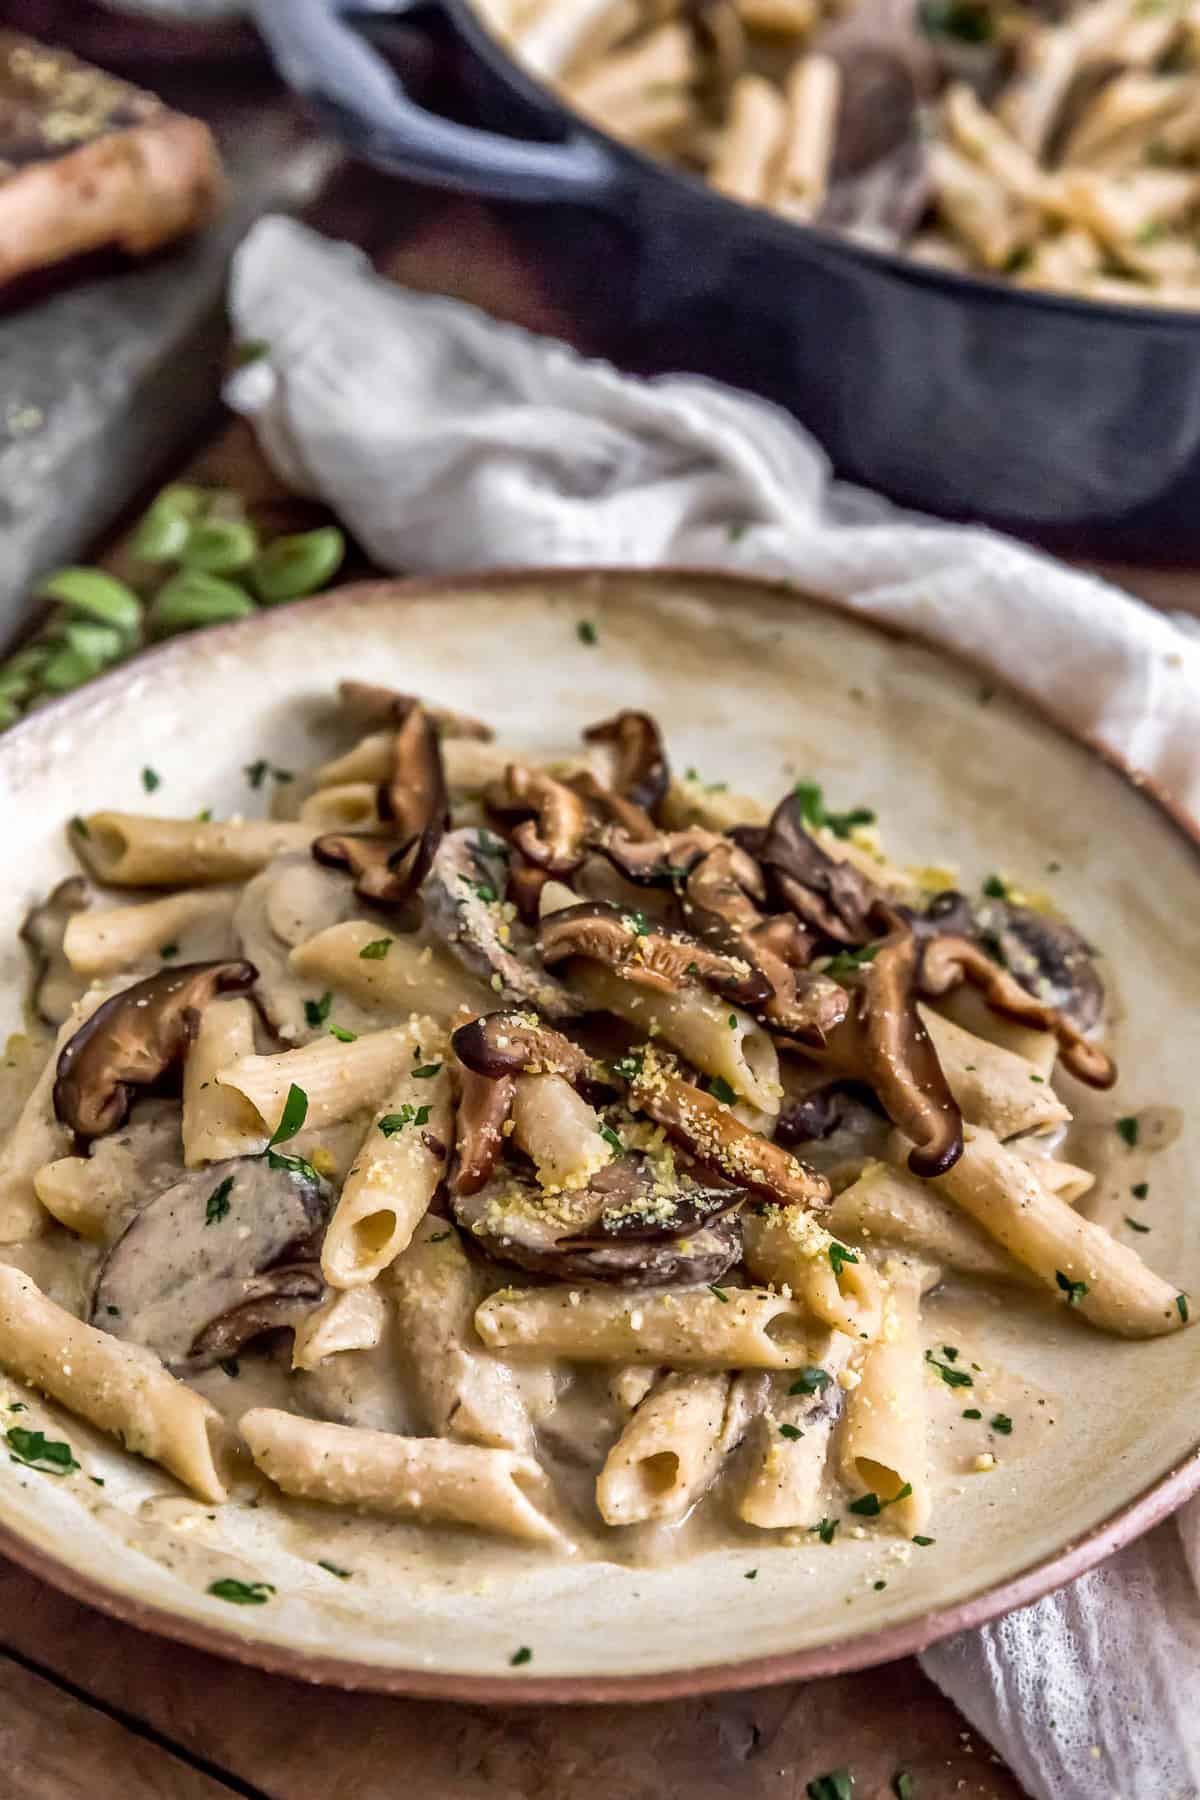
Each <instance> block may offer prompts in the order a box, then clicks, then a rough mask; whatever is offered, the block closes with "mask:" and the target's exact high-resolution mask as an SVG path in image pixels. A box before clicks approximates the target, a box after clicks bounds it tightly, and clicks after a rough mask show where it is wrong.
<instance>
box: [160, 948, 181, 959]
mask: <svg viewBox="0 0 1200 1800" xmlns="http://www.w3.org/2000/svg"><path fill="white" fill-rule="evenodd" d="M158 954H159V955H160V956H161V957H162V959H163V961H164V962H170V960H171V958H172V957H173V956H178V955H179V945H178V944H162V945H161V946H160V947H159V952H158Z"/></svg>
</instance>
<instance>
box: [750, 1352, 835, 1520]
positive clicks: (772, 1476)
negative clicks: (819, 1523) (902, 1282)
mask: <svg viewBox="0 0 1200 1800" xmlns="http://www.w3.org/2000/svg"><path fill="white" fill-rule="evenodd" d="M852 1349H853V1344H852V1341H851V1339H850V1338H848V1337H846V1336H845V1334H844V1333H843V1332H840V1331H833V1332H830V1334H829V1340H828V1343H827V1345H826V1346H825V1348H824V1349H823V1350H820V1351H819V1352H818V1351H817V1350H816V1349H814V1358H815V1360H814V1362H813V1363H812V1364H811V1365H810V1367H809V1368H808V1369H806V1370H805V1371H804V1376H803V1377H802V1378H801V1379H800V1380H799V1381H794V1380H793V1379H792V1377H791V1375H772V1376H771V1377H770V1388H769V1391H768V1394H767V1398H766V1404H765V1406H764V1408H763V1411H762V1412H761V1413H760V1414H759V1415H758V1417H757V1418H756V1419H755V1420H754V1422H753V1423H752V1425H751V1427H750V1437H749V1442H748V1444H747V1447H746V1456H745V1459H744V1472H743V1476H742V1483H741V1489H740V1492H739V1495H738V1500H737V1516H738V1518H739V1519H743V1520H744V1521H745V1523H746V1524H747V1525H757V1526H758V1527H759V1529H760V1530H763V1531H783V1530H786V1529H788V1528H789V1527H791V1528H797V1527H806V1526H809V1525H811V1524H812V1522H813V1520H814V1519H815V1518H817V1517H819V1515H820V1510H821V1508H820V1498H821V1488H822V1484H823V1482H824V1479H825V1467H826V1462H827V1460H828V1457H829V1446H830V1440H831V1438H832V1436H833V1431H834V1427H835V1426H836V1425H837V1423H838V1420H839V1418H840V1416H841V1411H842V1404H843V1390H842V1388H841V1387H840V1386H839V1384H838V1379H837V1378H838V1376H839V1374H840V1373H841V1371H842V1370H843V1369H844V1368H846V1367H847V1365H848V1363H849V1360H850V1353H851V1351H852ZM821 1378H823V1385H817V1382H818V1380H820V1379H821Z"/></svg>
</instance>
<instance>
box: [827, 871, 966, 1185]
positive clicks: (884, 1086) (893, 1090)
mask: <svg viewBox="0 0 1200 1800" xmlns="http://www.w3.org/2000/svg"><path fill="white" fill-rule="evenodd" d="M871 917H872V919H873V920H874V921H875V922H877V923H878V924H880V925H882V926H885V927H886V929H887V936H886V937H885V938H884V939H883V941H882V943H881V944H880V945H879V946H878V948H877V949H876V951H875V953H874V955H873V957H872V958H871V960H870V961H869V962H865V963H864V964H863V965H862V967H861V969H860V970H859V972H858V975H857V986H856V989H855V992H854V995H853V1004H852V1006H851V1009H850V1011H849V1013H848V1014H847V1016H846V1018H845V1019H844V1020H843V1021H842V1023H841V1024H840V1025H839V1026H838V1027H837V1029H836V1030H835V1031H832V1032H831V1033H830V1034H829V1036H828V1038H827V1040H826V1043H825V1046H824V1049H823V1050H822V1051H821V1052H820V1056H821V1060H822V1061H826V1060H827V1061H828V1062H830V1063H831V1064H832V1065H833V1066H834V1067H835V1068H837V1069H840V1070H841V1071H842V1072H843V1073H844V1074H846V1075H847V1076H850V1077H851V1078H853V1079H855V1080H859V1081H864V1082H866V1083H867V1085H868V1086H869V1087H870V1088H871V1089H872V1090H873V1091H874V1093H875V1095H876V1096H877V1098H878V1100H879V1103H880V1105H881V1106H882V1107H883V1109H884V1111H885V1112H886V1113H887V1116H888V1118H889V1119H891V1121H892V1123H893V1124H894V1125H901V1121H902V1120H907V1121H908V1123H907V1124H903V1125H901V1129H902V1130H903V1131H904V1132H905V1133H906V1134H907V1136H908V1137H910V1138H911V1139H912V1141H913V1144H914V1146H915V1147H914V1149H913V1150H912V1151H911V1153H910V1155H909V1159H908V1166H909V1168H910V1169H911V1170H912V1172H913V1174H914V1175H920V1176H922V1177H923V1178H924V1179H926V1180H930V1179H932V1178H933V1177H934V1176H935V1175H944V1174H945V1172H946V1170H947V1169H949V1168H951V1167H952V1166H953V1165H954V1164H955V1163H956V1162H957V1161H958V1159H959V1157H960V1156H961V1155H962V1147H963V1126H962V1114H961V1113H960V1112H959V1110H958V1107H957V1105H956V1104H955V1101H954V1096H953V1095H952V1094H951V1092H950V1088H949V1085H948V1084H947V1081H946V1077H945V1074H944V1073H943V1070H942V1065H941V1063H940V1062H939V1061H938V1059H937V1052H936V1051H935V1049H934V1047H933V1042H932V1040H931V1038H930V1036H929V1033H928V1032H927V1031H926V1029H925V1027H924V1025H923V1024H922V1023H921V1019H920V1015H919V1014H918V1012H917V973H918V967H919V964H920V961H921V954H922V945H921V943H920V941H919V940H918V938H917V936H916V934H915V932H914V931H913V928H912V925H911V923H910V922H909V920H908V919H906V918H904V917H903V916H902V915H901V914H900V913H899V912H897V911H896V910H895V908H893V907H891V906H888V905H887V904H885V903H884V902H882V901H880V902H877V903H876V905H875V908H874V910H873V912H872V915H871ZM934 941H935V942H937V941H938V940H936V939H935V940H934ZM955 941H957V940H955Z"/></svg>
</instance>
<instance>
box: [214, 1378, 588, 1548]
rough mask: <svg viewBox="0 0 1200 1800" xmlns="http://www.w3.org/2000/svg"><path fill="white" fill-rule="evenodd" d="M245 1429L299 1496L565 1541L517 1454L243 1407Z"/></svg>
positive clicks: (278, 1480)
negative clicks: (543, 1509)
mask: <svg viewBox="0 0 1200 1800" xmlns="http://www.w3.org/2000/svg"><path fill="white" fill-rule="evenodd" d="M239 1430H240V1431H241V1434H242V1436H243V1438H244V1439H245V1440H246V1443H247V1444H248V1446H249V1448H250V1454H251V1456H252V1457H253V1458H254V1461H255V1463H256V1464H257V1465H258V1467H259V1468H260V1469H261V1470H262V1472H263V1474H264V1475H266V1476H267V1477H268V1478H269V1479H270V1480H271V1481H273V1482H274V1483H275V1485H276V1487H279V1488H282V1489H283V1491H284V1493H285V1494H292V1495H295V1496H296V1498H297V1499H301V1500H320V1501H323V1502H324V1503H325V1504H326V1505H330V1506H346V1505H349V1506H357V1507H366V1508H368V1509H369V1510H371V1511H373V1512H382V1513H392V1514H395V1515H396V1516H397V1517H399V1518H417V1519H422V1520H425V1521H427V1522H430V1523H433V1522H437V1523H442V1522H446V1523H451V1524H456V1525H476V1526H478V1527H479V1528H480V1529H481V1530H484V1531H494V1532H498V1533H500V1534H501V1535H503V1536H506V1537H514V1538H519V1539H522V1540H523V1541H525V1542H526V1543H531V1544H553V1543H556V1544H562V1543H563V1542H564V1540H563V1535H562V1533H561V1531H560V1530H559V1529H558V1527H557V1526H556V1525H554V1524H553V1523H552V1522H551V1520H550V1519H549V1518H548V1517H547V1515H546V1513H545V1512H543V1511H542V1510H541V1508H542V1507H543V1506H544V1505H545V1504H546V1503H547V1500H548V1491H547V1485H548V1484H547V1482H546V1477H545V1475H544V1474H543V1473H542V1470H541V1469H540V1468H539V1466H538V1464H537V1463H536V1462H534V1461H533V1459H532V1458H531V1457H528V1456H517V1455H516V1454H514V1452H513V1451H511V1450H485V1449H482V1448H481V1447H480V1446H479V1445H477V1444H454V1443H449V1442H447V1441H446V1440H445V1439H444V1438H406V1437H396V1436H393V1434H392V1433H391V1432H386V1431H363V1430H360V1429H358V1428H356V1427H354V1426H350V1425H325V1424H321V1423H318V1421H317V1420H315V1419H301V1418H298V1417H297V1416H296V1415H295V1414H294V1413H287V1412H279V1411H276V1410H275V1409H274V1408H273V1407H265V1406H259V1407H254V1408H252V1410H251V1411H250V1412H247V1413H243V1414H242V1417H241V1420H240V1422H239Z"/></svg>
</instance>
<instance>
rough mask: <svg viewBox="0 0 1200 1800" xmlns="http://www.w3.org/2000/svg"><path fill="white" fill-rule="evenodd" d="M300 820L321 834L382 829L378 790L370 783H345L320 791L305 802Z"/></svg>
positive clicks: (301, 809)
mask: <svg viewBox="0 0 1200 1800" xmlns="http://www.w3.org/2000/svg"><path fill="white" fill-rule="evenodd" d="M300 818H301V820H302V821H303V823H304V824H306V825H312V826H314V827H315V828H316V829H318V830H320V831H350V830H353V829H355V828H356V827H358V828H362V827H366V828H368V829H370V828H371V827H374V828H375V829H376V830H378V829H379V828H380V823H381V821H380V818H379V789H378V787H377V786H376V785H375V784H374V783H372V782H369V781H345V782H342V783H340V784H339V785H337V786H331V787H319V788H317V790H316V791H315V793H312V794H310V795H309V796H308V798H307V800H304V801H302V803H301V806H300Z"/></svg>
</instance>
